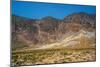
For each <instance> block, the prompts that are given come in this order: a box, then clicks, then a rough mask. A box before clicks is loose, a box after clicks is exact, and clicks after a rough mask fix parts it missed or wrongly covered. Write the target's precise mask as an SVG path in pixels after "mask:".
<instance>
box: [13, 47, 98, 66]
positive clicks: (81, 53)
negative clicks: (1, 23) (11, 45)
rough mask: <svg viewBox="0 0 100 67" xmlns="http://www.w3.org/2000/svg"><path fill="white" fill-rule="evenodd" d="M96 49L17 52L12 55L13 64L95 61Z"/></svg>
mask: <svg viewBox="0 0 100 67" xmlns="http://www.w3.org/2000/svg"><path fill="white" fill-rule="evenodd" d="M95 57H96V56H95V49H94V48H93V49H92V48H90V49H76V50H73V49H45V50H44V49H43V50H31V51H15V52H13V53H12V64H14V65H34V64H51V63H65V62H67V63H68V62H82V61H95Z"/></svg>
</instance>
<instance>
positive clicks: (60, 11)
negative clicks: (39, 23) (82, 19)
mask: <svg viewBox="0 0 100 67" xmlns="http://www.w3.org/2000/svg"><path fill="white" fill-rule="evenodd" d="M80 12H85V13H88V14H94V13H96V7H95V6H87V5H84V6H83V5H74V4H54V3H52V4H51V3H40V2H22V1H21V2H20V1H14V0H13V1H12V15H17V16H22V17H27V18H31V19H41V18H43V17H46V16H51V17H54V18H58V19H63V18H64V17H65V16H68V15H70V14H73V13H80Z"/></svg>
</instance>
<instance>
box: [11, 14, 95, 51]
mask: <svg viewBox="0 0 100 67" xmlns="http://www.w3.org/2000/svg"><path fill="white" fill-rule="evenodd" d="M95 24H96V16H95V14H86V13H76V14H71V15H69V16H66V17H65V18H64V19H62V20H59V19H56V18H53V17H49V16H48V17H44V18H42V19H40V20H38V19H28V18H24V17H20V16H15V15H12V28H11V29H12V33H11V35H12V48H13V49H17V48H23V47H32V48H34V49H36V48H38V49H40V48H41V49H42V48H43V49H44V48H59V47H66V48H89V47H95Z"/></svg>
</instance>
